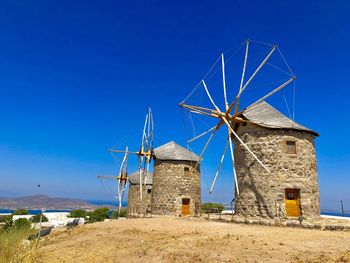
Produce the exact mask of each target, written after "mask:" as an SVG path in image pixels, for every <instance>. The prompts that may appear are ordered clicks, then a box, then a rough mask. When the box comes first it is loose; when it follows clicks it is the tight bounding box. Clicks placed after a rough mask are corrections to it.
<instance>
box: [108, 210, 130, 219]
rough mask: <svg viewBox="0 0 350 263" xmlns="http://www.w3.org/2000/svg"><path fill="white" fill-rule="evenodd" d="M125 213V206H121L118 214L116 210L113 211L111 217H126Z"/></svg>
mask: <svg viewBox="0 0 350 263" xmlns="http://www.w3.org/2000/svg"><path fill="white" fill-rule="evenodd" d="M127 215H128V213H127V210H126V209H125V208H122V209H121V210H120V213H119V215H118V210H117V211H113V213H112V216H111V218H113V219H117V218H118V217H127Z"/></svg>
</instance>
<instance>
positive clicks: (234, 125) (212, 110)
mask: <svg viewBox="0 0 350 263" xmlns="http://www.w3.org/2000/svg"><path fill="white" fill-rule="evenodd" d="M252 43H253V44H259V42H256V41H252V40H246V41H245V42H243V43H241V44H240V47H239V49H243V48H244V50H245V51H244V55H243V56H242V58H243V64H241V67H240V68H241V69H240V73H239V74H237V76H239V75H240V77H239V78H237V80H238V81H239V83H237V87H238V88H237V94H236V96H235V97H234V99H233V100H232V101H231V103H229V101H228V96H227V90H226V76H227V74H226V72H225V66H226V64H225V57H224V53H222V54H221V56H220V57H219V58H218V60H217V61H216V62H215V63H214V65H215V64H217V63H219V62H220V61H221V63H220V64H221V65H220V66H219V67H220V71H221V74H220V75H221V76H220V78H221V83H222V90H223V91H222V92H223V102H224V106H223V107H219V106H218V105H217V103H215V101H214V99H213V96H212V94H211V93H210V91H209V88H208V86H207V83H206V81H205V77H206V76H207V75H206V76H205V77H204V78H203V80H201V82H200V84H199V85H197V86H196V87H195V89H194V90H192V92H191V93H190V94H189V95H188V96H187V97H186V98H185V99H184V100H183V101H182V102H181V103H180V104H179V106H180V107H182V108H184V109H186V110H188V111H189V112H190V113H191V114H192V113H194V114H197V115H202V116H206V117H210V118H213V119H214V120H216V122H215V123H216V124H215V125H214V126H213V127H211V128H210V129H208V130H206V131H204V132H202V133H200V134H199V135H197V136H195V137H194V138H192V139H191V140H189V141H188V143H192V142H194V141H196V140H198V139H199V138H201V137H203V136H206V135H207V136H208V135H209V138H208V139H207V141H206V143H205V144H204V147H203V148H202V151H201V153H200V155H199V161H200V160H201V159H202V156H203V154H204V153H205V151H206V149H207V148H208V146H209V144H210V142H211V141H212V139H213V138H214V137H215V134H217V132H218V130H219V129H221V128H223V129H224V130H227V140H226V143H225V146H224V149H223V154H222V155H221V159H220V162H219V165H218V169H217V171H216V173H215V176H214V179H213V182H212V184H211V187H210V190H209V193H212V191H213V188H214V186H215V183H216V181H217V179H218V175H219V172H220V170H221V167H222V164H223V161H224V158H225V155H226V152H227V149H228V148H230V154H231V161H232V169H233V175H234V181H235V190H236V195H239V189H238V183H237V176H236V170H235V159H234V153H233V149H234V143H236V142H237V143H240V144H241V145H242V146H243V147H244V148H245V149H246V150H247V151H248V152H249V154H250V155H251V156H252V157H253V158H254V159H255V160H256V161H257V162H258V163H259V164H260V165H261V166H262V167H263V169H265V170H266V171H267V172H268V173H270V170H269V168H268V167H267V166H266V165H264V163H263V162H262V161H261V160H260V159H259V158H258V157H257V156H256V154H255V153H254V152H253V151H252V150H251V149H250V148H249V147H248V145H246V144H245V143H244V142H243V140H242V139H241V138H240V137H239V136H238V135H237V129H238V127H239V125H240V124H244V123H248V122H250V121H249V120H246V119H244V118H242V117H241V114H242V112H243V110H247V109H251V108H254V107H255V106H256V105H258V104H259V103H261V102H262V101H264V100H266V99H268V98H269V97H271V96H272V95H273V94H275V93H276V92H278V91H280V90H282V89H283V88H284V87H286V86H287V85H289V84H290V83H292V82H293V81H294V80H295V79H296V77H295V75H294V74H293V72H292V71H291V69H290V67H289V65H288V64H287V62H286V60H285V59H284V57H283V55H282V53H281V51H280V50H279V48H278V46H277V45H270V44H267V46H268V52H266V53H267V54H266V55H264V57H263V59H262V60H260V61H259V63H258V64H257V66H256V67H254V68H253V69H250V70H251V75H250V76H249V78H248V79H247V80H246V73H247V66H248V63H249V49H250V45H251V44H252ZM264 45H266V44H265V43H264ZM276 53H277V55H278V56H279V58H280V60H281V61H282V62H283V63H284V65H285V66H287V70H282V69H280V68H278V67H277V66H275V65H273V64H271V63H269V60H270V59H271V57H272V56H273V55H274V54H276ZM230 59H232V56H231V57H230ZM266 65H269V66H271V68H272V67H273V68H275V69H278V70H280V71H281V72H284V73H286V75H288V79H287V80H283V82H282V83H279V84H278V86H277V87H275V88H274V89H272V90H271V91H270V92H268V93H267V94H266V93H265V95H262V96H261V97H259V99H256V100H255V101H254V102H253V103H252V104H250V105H249V106H248V107H246V108H243V109H241V106H240V101H241V97H242V95H243V94H244V92H245V91H246V89H247V88H248V86H249V85H252V82H253V80H254V79H255V78H256V77H257V76H258V74H259V72H261V71H262V69H263V68H264V67H266ZM213 67H214V66H213ZM213 67H212V69H213ZM199 88H202V89H204V91H205V94H206V95H205V96H206V97H207V99H209V101H210V105H211V106H209V107H205V106H203V105H191V104H189V103H187V100H188V99H189V98H190V97H191V96H193V95H194V94H195V91H196V90H197V89H199ZM209 101H208V102H209ZM198 163H199V162H198ZM197 165H198V164H197Z"/></svg>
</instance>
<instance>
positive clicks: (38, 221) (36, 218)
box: [29, 214, 49, 223]
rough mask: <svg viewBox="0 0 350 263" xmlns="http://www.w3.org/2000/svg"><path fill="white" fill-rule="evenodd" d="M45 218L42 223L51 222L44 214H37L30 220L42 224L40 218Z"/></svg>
mask: <svg viewBox="0 0 350 263" xmlns="http://www.w3.org/2000/svg"><path fill="white" fill-rule="evenodd" d="M41 215H42V216H43V217H42V219H41V222H47V221H49V219H48V218H47V217H46V216H45V215H43V214H37V215H35V216H32V217H31V218H30V219H29V220H30V221H31V222H32V223H40V216H41Z"/></svg>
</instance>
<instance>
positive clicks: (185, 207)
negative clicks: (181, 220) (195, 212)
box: [182, 198, 190, 216]
mask: <svg viewBox="0 0 350 263" xmlns="http://www.w3.org/2000/svg"><path fill="white" fill-rule="evenodd" d="M189 214H190V199H188V198H184V199H182V215H183V216H187V215H189Z"/></svg>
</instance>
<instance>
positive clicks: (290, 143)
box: [286, 141, 297, 154]
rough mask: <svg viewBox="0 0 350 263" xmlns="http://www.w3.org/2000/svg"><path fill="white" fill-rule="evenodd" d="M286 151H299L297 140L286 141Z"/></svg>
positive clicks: (293, 152) (290, 152)
mask: <svg viewBox="0 0 350 263" xmlns="http://www.w3.org/2000/svg"><path fill="white" fill-rule="evenodd" d="M286 153H289V154H296V153H297V146H296V143H295V141H286Z"/></svg>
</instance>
